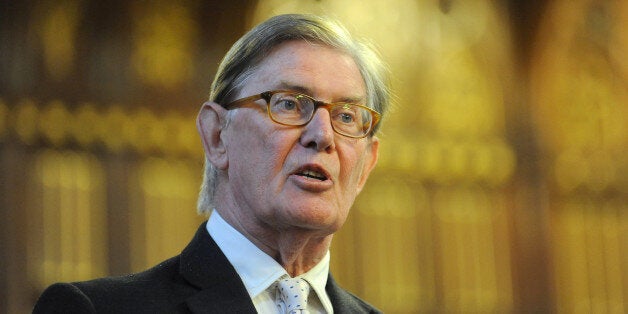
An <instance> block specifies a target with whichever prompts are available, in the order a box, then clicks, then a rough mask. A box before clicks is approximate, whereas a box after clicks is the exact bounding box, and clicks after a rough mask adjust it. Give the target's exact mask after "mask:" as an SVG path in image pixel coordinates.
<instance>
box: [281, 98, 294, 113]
mask: <svg viewBox="0 0 628 314" xmlns="http://www.w3.org/2000/svg"><path fill="white" fill-rule="evenodd" d="M277 107H278V108H279V109H281V110H295V109H296V108H297V102H296V101H294V100H290V99H282V100H280V101H279V102H278V103H277Z"/></svg>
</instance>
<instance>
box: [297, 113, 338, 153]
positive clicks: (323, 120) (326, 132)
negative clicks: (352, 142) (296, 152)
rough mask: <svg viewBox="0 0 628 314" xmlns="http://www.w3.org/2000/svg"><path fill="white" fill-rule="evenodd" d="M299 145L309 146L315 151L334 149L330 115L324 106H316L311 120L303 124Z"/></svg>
mask: <svg viewBox="0 0 628 314" xmlns="http://www.w3.org/2000/svg"><path fill="white" fill-rule="evenodd" d="M300 142H301V145H303V146H305V147H311V148H314V149H316V150H317V151H331V150H333V149H335V144H334V129H333V127H332V126H331V116H330V113H329V111H328V110H326V109H325V108H318V109H317V110H316V111H315V112H314V116H313V117H312V120H310V122H309V123H308V124H306V125H305V126H304V130H303V134H302V135H301V139H300Z"/></svg>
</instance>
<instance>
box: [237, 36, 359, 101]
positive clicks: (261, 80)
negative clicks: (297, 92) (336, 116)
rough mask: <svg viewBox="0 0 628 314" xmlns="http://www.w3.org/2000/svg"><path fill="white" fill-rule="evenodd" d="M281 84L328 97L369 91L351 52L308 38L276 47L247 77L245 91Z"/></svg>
mask: <svg viewBox="0 0 628 314" xmlns="http://www.w3.org/2000/svg"><path fill="white" fill-rule="evenodd" d="M282 88H298V89H301V91H304V92H307V93H309V94H310V95H311V96H314V97H317V98H320V99H322V100H327V101H337V100H339V99H365V95H366V88H365V84H364V79H363V78H362V75H361V73H360V70H359V68H358V66H357V64H356V62H355V61H354V60H353V58H352V57H351V56H350V55H349V54H347V53H345V52H343V51H341V50H338V49H335V48H332V47H328V46H324V45H321V44H315V43H310V42H306V41H289V42H285V43H282V44H280V45H278V46H277V47H275V49H273V50H272V51H271V52H270V54H269V55H268V56H267V57H266V58H264V60H262V61H261V62H260V64H259V65H258V67H257V69H256V70H255V71H254V72H253V73H252V74H251V76H250V77H249V78H248V79H247V84H246V87H245V88H244V91H243V94H255V93H260V92H263V91H266V90H272V89H282Z"/></svg>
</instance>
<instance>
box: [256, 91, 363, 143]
mask: <svg viewBox="0 0 628 314" xmlns="http://www.w3.org/2000/svg"><path fill="white" fill-rule="evenodd" d="M268 105H269V109H270V117H271V118H272V119H273V120H274V121H275V122H278V123H281V124H285V125H296V126H298V125H304V124H306V123H307V122H308V121H310V119H311V118H312V115H313V114H314V110H315V109H316V101H315V100H314V99H312V98H311V97H309V96H306V95H303V94H299V93H292V92H274V93H273V94H272V97H271V98H270V101H269V104H268ZM325 107H327V109H329V113H330V117H331V124H332V126H333V127H334V130H335V131H336V132H337V133H339V134H342V135H346V136H349V137H363V136H365V135H366V134H368V132H370V131H371V128H372V125H373V115H372V114H371V112H370V111H369V110H368V109H366V108H364V107H362V106H359V105H354V104H332V105H326V106H325Z"/></svg>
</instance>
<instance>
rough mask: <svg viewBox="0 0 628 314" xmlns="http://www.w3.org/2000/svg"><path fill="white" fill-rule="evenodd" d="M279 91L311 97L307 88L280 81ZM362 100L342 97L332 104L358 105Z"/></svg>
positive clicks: (362, 98)
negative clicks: (293, 92) (288, 91)
mask: <svg viewBox="0 0 628 314" xmlns="http://www.w3.org/2000/svg"><path fill="white" fill-rule="evenodd" d="M278 88H280V89H285V90H290V91H295V92H299V93H302V94H305V95H308V96H311V97H314V96H312V94H313V92H312V90H310V89H309V88H307V87H305V86H301V85H297V84H293V83H290V82H287V81H281V82H280V83H279V87H278ZM364 98H365V97H344V98H341V99H337V100H334V103H348V104H360V103H363V102H364Z"/></svg>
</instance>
